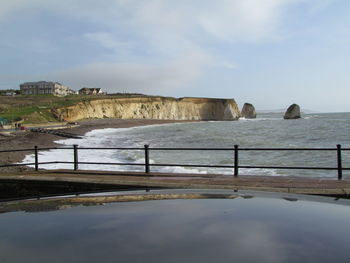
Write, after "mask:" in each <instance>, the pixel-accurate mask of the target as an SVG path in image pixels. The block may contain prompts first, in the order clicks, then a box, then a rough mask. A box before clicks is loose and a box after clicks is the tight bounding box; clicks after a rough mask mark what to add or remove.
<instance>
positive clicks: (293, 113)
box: [283, 104, 301, 120]
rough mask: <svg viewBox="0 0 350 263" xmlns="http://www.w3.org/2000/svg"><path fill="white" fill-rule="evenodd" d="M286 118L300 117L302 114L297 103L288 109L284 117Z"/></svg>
mask: <svg viewBox="0 0 350 263" xmlns="http://www.w3.org/2000/svg"><path fill="white" fill-rule="evenodd" d="M283 118H284V119H285V120H291V119H299V118H301V116H300V107H299V105H297V104H292V105H290V106H289V108H288V109H287V111H286V113H285V114H284V117H283Z"/></svg>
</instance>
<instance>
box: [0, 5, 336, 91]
mask: <svg viewBox="0 0 350 263" xmlns="http://www.w3.org/2000/svg"><path fill="white" fill-rule="evenodd" d="M329 1H330V0H322V1H321V2H323V3H328V2H329ZM319 2H320V1H315V0H263V1H262V0H244V1H242V0H218V1H211V0H202V1H198V0H178V1H172V0H168V1H164V0H147V1H141V0H105V1H102V2H96V1H93V0H76V1H71V2H67V1H60V0H51V1H47V0H31V1H27V0H11V1H5V2H4V1H3V2H2V3H1V4H0V23H1V21H4V20H5V19H13V20H16V19H17V17H18V15H21V13H23V14H31V15H33V16H41V14H53V15H55V16H56V17H60V18H61V19H62V21H64V20H68V19H69V21H72V22H74V23H76V24H75V26H76V28H79V30H77V31H76V32H75V33H76V35H74V38H76V39H79V41H77V42H76V43H79V44H82V45H84V46H85V45H88V44H91V46H94V47H95V46H96V49H98V50H99V51H100V50H102V51H103V52H99V54H100V53H102V54H103V55H99V56H94V54H92V55H91V59H89V58H87V57H84V58H81V59H80V61H75V63H74V65H73V64H72V65H69V64H68V63H67V64H64V67H65V68H64V69H62V68H57V69H56V70H55V72H46V73H43V74H42V75H43V76H46V77H48V78H49V77H55V79H57V80H58V81H61V82H64V83H67V84H69V85H71V86H73V87H76V88H80V87H81V86H82V85H86V86H98V87H102V88H107V89H108V90H110V91H117V90H119V88H121V89H123V90H133V91H144V89H145V88H146V89H147V90H151V91H156V92H159V91H161V90H165V89H166V90H172V89H177V88H185V87H187V86H188V85H189V84H190V83H192V81H194V80H195V79H196V78H197V79H198V78H200V77H201V76H203V74H204V73H205V72H206V70H209V69H210V67H223V68H227V69H231V70H234V69H236V68H238V67H239V65H238V63H236V62H235V61H234V63H232V62H231V61H233V60H232V58H226V57H227V54H226V53H225V50H221V49H220V48H217V44H220V45H229V46H230V47H229V48H230V50H234V48H235V44H239V43H249V44H253V45H255V44H257V43H261V42H269V41H276V40H279V39H280V37H281V35H283V34H282V31H283V30H282V29H281V28H282V27H283V23H284V15H285V13H286V11H287V10H288V8H289V7H291V6H294V5H296V4H300V3H308V4H310V6H317V8H319V7H320V6H322V5H320V4H319ZM322 7H323V6H322ZM315 8H316V7H315ZM323 8H324V7H323ZM0 25H1V24H0ZM52 30H55V28H53V29H52ZM60 32H62V31H60ZM18 35H20V34H18ZM45 35H46V34H42V36H45ZM35 37H36V38H35V39H36V40H35V41H36V42H35V43H33V44H32V45H29V47H31V46H32V49H33V50H44V51H45V53H47V54H53V55H52V57H55V56H56V57H58V56H59V57H62V56H65V54H64V48H56V47H55V45H57V43H56V42H55V40H54V39H40V37H39V36H37V35H35ZM59 37H60V39H65V38H69V37H72V35H69V36H68V35H64V34H63V35H60V36H59ZM50 41H51V42H50ZM17 43H21V42H20V41H17ZM61 43H65V42H64V41H62V42H61ZM66 43H70V42H69V41H67V42H66ZM24 45H25V44H24V43H23V48H25V46H24ZM50 47H52V48H50ZM19 48H20V47H19ZM82 48H83V47H82ZM96 49H93V51H95V50H96ZM36 53H38V52H37V51H36ZM33 54H34V52H33ZM43 55H45V54H43ZM33 59H34V58H33ZM67 60H69V58H68V57H67ZM37 62H38V61H37ZM39 63H40V62H38V65H39ZM33 65H34V67H35V63H34V64H33ZM61 67H62V65H61Z"/></svg>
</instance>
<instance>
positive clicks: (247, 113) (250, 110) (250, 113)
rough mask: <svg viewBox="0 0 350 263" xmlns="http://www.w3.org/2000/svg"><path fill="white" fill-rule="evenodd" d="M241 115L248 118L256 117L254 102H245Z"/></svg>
mask: <svg viewBox="0 0 350 263" xmlns="http://www.w3.org/2000/svg"><path fill="white" fill-rule="evenodd" d="M241 116H242V117H244V118H246V119H255V118H256V111H255V108H254V106H253V105H252V104H250V103H244V105H243V108H242V111H241Z"/></svg>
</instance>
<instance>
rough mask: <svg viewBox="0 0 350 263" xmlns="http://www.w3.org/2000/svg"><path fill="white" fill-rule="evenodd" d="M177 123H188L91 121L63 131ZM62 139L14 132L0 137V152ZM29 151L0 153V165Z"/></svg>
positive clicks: (4, 169) (1, 169) (49, 144)
mask: <svg viewBox="0 0 350 263" xmlns="http://www.w3.org/2000/svg"><path fill="white" fill-rule="evenodd" d="M178 122H190V121H179V120H176V121H175V120H146V119H93V120H82V121H79V123H78V126H75V127H72V128H67V129H64V130H65V131H67V132H69V133H73V134H77V135H84V134H85V133H87V132H89V131H92V130H95V129H104V128H130V127H137V126H145V125H155V124H167V123H178ZM59 139H62V137H59V136H56V135H52V134H46V133H33V132H29V131H26V132H16V133H13V134H11V135H10V136H0V150H17V149H34V146H38V147H39V148H48V147H57V146H60V145H59V144H57V143H55V142H54V141H57V140H59ZM29 153H30V152H29V151H25V152H10V153H8V152H6V153H0V163H1V164H10V163H18V162H21V161H22V160H23V159H24V157H25V156H26V155H27V154H29ZM28 169H31V168H29V167H24V166H19V167H0V173H9V172H22V171H27V170H28Z"/></svg>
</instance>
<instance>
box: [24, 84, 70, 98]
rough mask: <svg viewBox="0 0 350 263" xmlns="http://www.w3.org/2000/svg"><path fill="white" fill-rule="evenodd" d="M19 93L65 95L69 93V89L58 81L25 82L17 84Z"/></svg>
mask: <svg viewBox="0 0 350 263" xmlns="http://www.w3.org/2000/svg"><path fill="white" fill-rule="evenodd" d="M19 87H20V90H21V94H23V95H39V94H52V95H55V96H67V95H68V94H70V93H71V90H70V89H69V88H68V87H67V86H64V85H62V84H61V83H58V82H47V81H37V82H26V83H23V84H21V85H19Z"/></svg>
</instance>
